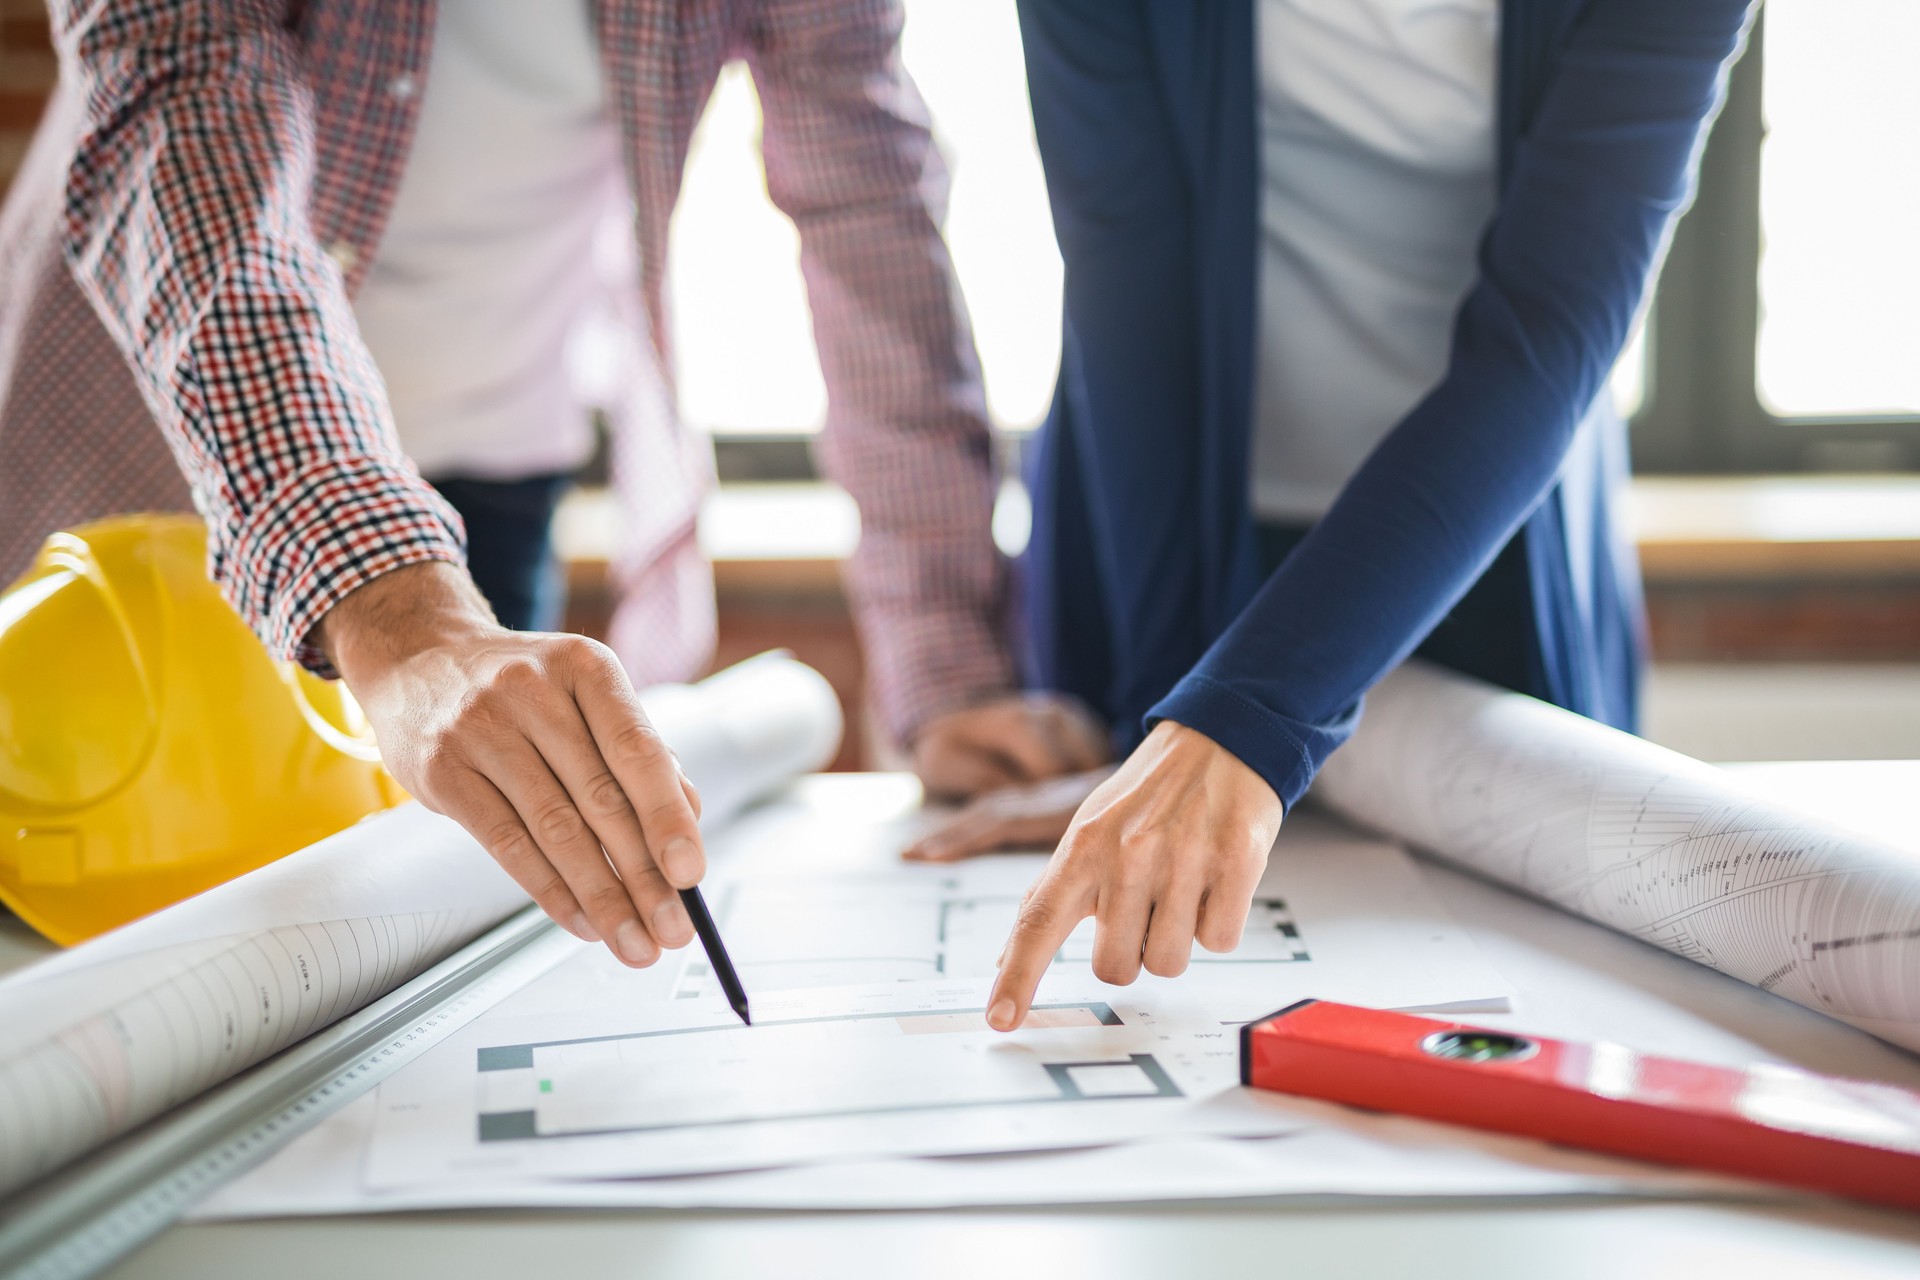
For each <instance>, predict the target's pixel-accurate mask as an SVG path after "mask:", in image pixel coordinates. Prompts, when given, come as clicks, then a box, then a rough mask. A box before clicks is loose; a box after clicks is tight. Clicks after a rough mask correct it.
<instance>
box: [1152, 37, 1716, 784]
mask: <svg viewBox="0 0 1920 1280" xmlns="http://www.w3.org/2000/svg"><path fill="white" fill-rule="evenodd" d="M1746 13H1747V5H1746V3H1745V0H1719V2H1718V3H1712V4H1709V3H1704V2H1703V3H1700V4H1695V5H1689V6H1679V7H1674V6H1666V5H1662V4H1659V3H1657V0H1595V2H1594V3H1593V4H1591V5H1590V6H1589V7H1588V9H1587V10H1586V11H1585V13H1584V15H1583V17H1582V20H1581V22H1580V24H1579V25H1578V26H1577V27H1576V29H1575V31H1574V33H1573V35H1572V37H1571V41H1570V44H1569V47H1568V49H1567V50H1566V52H1565V53H1564V55H1563V56H1562V57H1561V59H1560V62H1559V66H1558V71H1557V73H1556V76H1555V79H1554V81H1553V83H1552V84H1551V85H1550V87H1549V88H1548V90H1547V93H1546V96H1545V98H1544V100H1543V102H1542V105H1541V107H1540V110H1539V113H1538V116H1537V118H1536V119H1535V121H1534V123H1533V126H1532V127H1531V128H1530V129H1529V130H1528V132H1527V134H1526V135H1525V137H1524V138H1523V140H1522V143H1521V145H1520V147H1519V148H1518V149H1517V152H1516V159H1515V161H1514V167H1513V172H1512V174H1511V175H1510V176H1509V178H1508V180H1507V182H1506V185H1505V187H1504V189H1503V192H1502V197H1501V206H1500V211H1499V213H1498V215H1497V216H1496V218H1495V220H1494V223H1493V226H1492V227H1491V229H1490V230H1489V232H1488V235H1487V237H1486V241H1485V245H1484V248H1483V251H1482V262H1481V266H1482V270H1481V276H1480V279H1479V281H1478V282H1477V283H1476V285H1475V286H1474V288H1473V290H1472V291H1471V292H1470V293H1469V295H1468V297H1467V300H1466V302H1465V304H1464V305H1463V307H1462V309H1461V312H1460V315H1459V319H1458V321H1457V324H1456V328H1455V334H1454V346H1453V352H1452V358H1451V361H1450V365H1449V369H1448V372H1447V375H1446V377H1445V378H1444V379H1443V380H1442V381H1441V383H1440V385H1439V386H1437V387H1436V388H1435V389H1434V391H1433V392H1432V393H1431V394H1430V395H1429V396H1427V397H1426V398H1425V399H1424V400H1423V401H1422V402H1421V404H1419V405H1418V406H1416V407H1415V408H1414V410H1413V411H1412V412H1411V413H1410V414H1409V415H1408V416H1407V418H1406V419H1405V420H1404V421H1402V422H1401V423H1400V424H1399V426H1398V427H1396V428H1395V430H1394V431H1393V432H1392V433H1391V434H1390V435H1389V436H1388V437H1387V439H1386V440H1385V441H1384V442H1383V443H1382V444H1381V445H1380V447H1379V448H1378V449H1376V450H1375V452H1374V453H1373V454H1372V455H1371V456H1370V457H1369V459H1368V461H1367V462H1366V464H1365V465H1364V466H1363V467H1362V468H1361V469H1360V471H1359V472H1358V473H1357V474H1356V475H1355V476H1354V477H1353V479H1352V480H1351V481H1350V482H1349V483H1348V484H1347V486H1346V487H1345V489H1344V490H1343V492H1342V493H1341V495H1340V498H1339V499H1338V500H1337V501H1336V502H1335V504H1334V505H1333V507H1332V509H1331V510H1329V512H1328V513H1327V515H1326V516H1325V517H1324V518H1323V519H1322V520H1321V521H1320V522H1319V524H1318V525H1317V526H1316V528H1315V529H1314V530H1313V532H1312V533H1311V534H1310V535H1309V536H1308V537H1307V538H1306V540H1304V541H1303V542H1302V543H1301V544H1300V546H1299V547H1298V548H1296V549H1295V551H1294V553H1293V554H1292V555H1291V556H1289V557H1288V559H1287V561H1286V563H1285V564H1283V565H1282V566H1281V568H1280V569H1279V570H1278V571H1277V572H1276V573H1275V574H1274V576H1273V577H1272V579H1271V580H1270V581H1269V582H1268V583H1267V584H1266V585H1265V586H1264V587H1263V588H1262V589H1261V591H1260V593H1259V594H1258V595H1257V596H1256V597H1255V598H1254V600H1253V602H1252V603H1251V604H1250V605H1249V606H1248V608H1247V609H1246V610H1245V611H1244V612H1243V614H1242V615H1241V617H1240V618H1239V619H1238V620H1237V621H1236V622H1235V623H1234V624H1233V625H1232V626H1231V627H1230V628H1228V629H1227V631H1226V633H1225V634H1224V635H1223V636H1221V638H1220V639H1219V640H1218V641H1217V642H1216V643H1215V644H1214V646H1213V647H1212V649H1211V650H1210V651H1209V652H1208V654H1207V656H1206V657H1205V658H1204V659H1203V660H1202V661H1201V662H1200V664H1199V665H1198V666H1197V667H1196V668H1195V670H1194V671H1193V673H1192V674H1191V675H1190V676H1189V677H1187V678H1186V679H1184V680H1183V681H1182V682H1181V683H1180V684H1179V685H1178V686H1176V688H1175V690H1174V692H1173V693H1172V694H1171V695H1170V696H1169V697H1168V698H1167V699H1165V700H1164V701H1162V702H1161V703H1160V704H1159V705H1157V706H1156V707H1155V708H1154V711H1153V713H1152V714H1153V716H1155V717H1165V718H1169V719H1174V720H1177V721H1179V722H1180V723H1182V724H1190V725H1192V726H1193V727H1195V728H1198V729H1200V730H1201V731H1202V732H1205V733H1207V734H1208V735H1209V736H1210V737H1212V738H1214V739H1215V740H1216V741H1219V742H1220V743H1221V744H1222V745H1224V746H1226V747H1228V749H1230V750H1232V751H1234V752H1235V754H1237V755H1240V756H1241V758H1242V759H1244V760H1247V761H1248V763H1250V764H1253V765H1254V766H1255V768H1256V769H1258V770H1259V771H1260V772H1261V774H1262V776H1263V777H1265V778H1266V779H1267V781H1268V782H1269V783H1270V785H1272V786H1273V787H1274V789H1275V790H1276V791H1277V792H1279V794H1280V795H1281V797H1282V799H1283V800H1285V801H1286V802H1288V803H1291V802H1292V801H1293V799H1295V798H1296V797H1297V796H1298V794H1299V793H1300V791H1302V790H1304V788H1305V786H1306V784H1307V782H1308V781H1310V780H1311V778H1312V775H1313V772H1314V770H1315V769H1317V767H1318V765H1319V762H1320V761H1321V760H1323V759H1324V758H1325V756H1326V754H1327V753H1328V752H1329V751H1331V750H1332V749H1334V748H1335V747H1337V746H1338V744H1339V742H1340V741H1342V740H1343V739H1344V737H1345V734H1346V733H1347V732H1348V731H1349V729H1350V727H1351V720H1352V715H1353V713H1354V709H1355V706H1356V704H1357V702H1358V700H1359V698H1360V696H1361V695H1362V694H1363V693H1364V692H1365V690H1366V689H1367V688H1369V687H1370V686H1371V685H1372V684H1373V683H1374V682H1375V681H1376V680H1378V679H1379V678H1380V677H1381V676H1382V675H1384V674H1385V672H1386V671H1387V670H1389V669H1391V667H1392V666H1394V665H1395V664H1397V663H1398V662H1399V661H1401V660H1402V659H1403V658H1405V657H1406V656H1407V654H1409V653H1410V652H1412V650H1413V649H1414V648H1415V647H1416V646H1417V645H1418V644H1419V643H1420V642H1421V641H1422V640H1423V639H1424V638H1425V636H1426V635H1427V633H1428V632H1429V631H1430V630H1431V629H1432V628H1433V626H1434V625H1435V624H1436V623H1437V622H1438V621H1439V620H1440V618H1441V617H1443V616H1444V615H1445V613H1446V612H1447V610H1448V609H1449V608H1450V607H1451V606H1452V605H1453V604H1454V603H1455V602H1457V601H1458V600H1459V599H1460V597H1461V596H1462V595H1463V594H1464V593H1465V592H1466V591H1467V589H1468V588H1469V587H1470V586H1472V584H1473V583H1474V581H1475V580H1476V579H1477V578H1478V577H1479V575H1480V574H1481V573H1482V572H1483V571H1484V570H1485V569H1486V567H1487V566H1488V565H1489V564H1490V563H1491V562H1492V560H1493V558H1494V557H1495V556H1496V555H1497V554H1498V552H1499V550H1500V548H1501V547H1502V546H1503V545H1504V544H1505V543H1506V542H1507V541H1508V539H1509V538H1511V537H1512V536H1513V534H1514V533H1515V531H1516V530H1517V529H1519V527H1520V526H1521V524H1522V522H1523V521H1525V520H1527V519H1528V518H1529V516H1530V515H1531V514H1532V513H1533V512H1534V510H1535V508H1536V507H1537V506H1538V505H1539V503H1540V501H1541V499H1542V498H1543V496H1545V495H1546V494H1547V493H1548V492H1549V491H1550V490H1551V488H1552V486H1553V485H1554V483H1555V482H1556V480H1557V479H1558V478H1559V475H1560V471H1561V468H1562V466H1563V465H1564V463H1565V461H1566V459H1567V457H1568V451H1569V448H1570V446H1571V445H1572V444H1573V442H1574V439H1575V432H1576V430H1577V429H1578V427H1579V426H1580V424H1581V422H1582V421H1583V420H1584V419H1585V418H1586V417H1587V415H1588V413H1589V411H1590V409H1591V407H1592V405H1593V402H1594V400H1595V398H1596V397H1597V396H1598V395H1599V394H1601V393H1602V390H1603V386H1604V380H1605V377H1606V374H1607V371H1608V370H1609V369H1610V368H1611V366H1612V364H1613V363H1614V361H1615V359H1616V358H1617V356H1618V353H1619V350H1620V348H1621V346H1622V345H1623V344H1624V342H1625V340H1626V337H1627V333H1628V331H1629V328H1630V326H1631V324H1632V321H1633V317H1634V315H1635V313H1636V311H1637V310H1638V308H1639V305H1640V301H1641V298H1642V297H1643V294H1644V291H1645V289H1646V286H1647V283H1648V281H1649V280H1650V278H1651V276H1652V274H1653V271H1654V268H1655V265H1656V263H1657V260H1658V256H1659V253H1660V251H1661V249H1662V248H1663V246H1664V245H1665V243H1666V237H1667V234H1668V232H1669V230H1670V227H1671V225H1672V221H1673V219H1674V217H1675V216H1676V215H1677V214H1678V213H1679V211H1680V210H1681V209H1682V208H1684V206H1685V204H1686V201H1687V198H1688V195H1689V193H1690V191H1691V184H1692V172H1693V163H1694V160H1695V158H1696V156H1697V152H1698V145H1699V141H1700V139H1701V137H1702V136H1703V135H1704V132H1705V129H1706V125H1707V122H1708V121H1709V120H1710V119H1711V118H1712V114H1713V111H1714V109H1715V108H1716V106H1717V104H1718V100H1719V93H1720V89H1721V87H1722V85H1723V77H1724V68H1725V66H1726V64H1727V62H1728V60H1729V59H1730V58H1731V56H1732V54H1733V53H1734V51H1735V50H1736V49H1737V47H1738V42H1739V38H1740V35H1741V32H1742V30H1743V26H1744V20H1745V18H1746Z"/></svg>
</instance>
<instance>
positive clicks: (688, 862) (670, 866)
mask: <svg viewBox="0 0 1920 1280" xmlns="http://www.w3.org/2000/svg"><path fill="white" fill-rule="evenodd" d="M699 856H700V853H699V850H697V849H695V848H694V847H693V841H691V840H689V839H687V838H686V837H685V836H675V837H674V838H673V839H671V840H669V841H667V847H666V848H664V849H662V850H661V851H660V869H661V870H662V871H664V872H666V875H667V879H669V880H671V881H672V882H673V883H674V884H675V885H677V886H678V885H689V884H692V883H693V882H694V881H695V880H696V879H698V878H699V875H700V869H699V868H698V867H697V866H695V865H694V863H695V860H696V859H698V857H699Z"/></svg>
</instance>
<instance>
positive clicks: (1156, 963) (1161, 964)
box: [1143, 944, 1188, 978]
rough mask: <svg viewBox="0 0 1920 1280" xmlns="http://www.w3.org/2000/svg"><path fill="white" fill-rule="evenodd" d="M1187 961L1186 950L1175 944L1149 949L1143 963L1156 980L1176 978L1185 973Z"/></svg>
mask: <svg viewBox="0 0 1920 1280" xmlns="http://www.w3.org/2000/svg"><path fill="white" fill-rule="evenodd" d="M1187 959H1188V955H1187V948H1185V947H1182V946H1179V945H1177V944H1176V945H1165V946H1161V947H1159V948H1149V949H1148V950H1147V954H1146V956H1145V957H1144V958H1143V962H1144V963H1145V965H1146V969H1147V972H1148V973H1150V974H1152V975H1153V976H1154V977H1156V978H1177V977H1179V976H1180V975H1181V974H1183V973H1185V972H1186V971H1187Z"/></svg>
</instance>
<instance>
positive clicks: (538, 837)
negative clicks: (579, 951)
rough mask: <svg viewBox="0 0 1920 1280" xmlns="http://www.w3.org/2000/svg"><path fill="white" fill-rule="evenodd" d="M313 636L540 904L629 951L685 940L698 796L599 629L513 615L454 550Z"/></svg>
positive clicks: (361, 594) (421, 774)
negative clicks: (582, 631) (524, 623)
mask: <svg viewBox="0 0 1920 1280" xmlns="http://www.w3.org/2000/svg"><path fill="white" fill-rule="evenodd" d="M314 641H315V643H317V644H318V645H319V646H320V647H321V648H322V649H323V650H324V651H325V652H326V653H327V655H328V656H329V657H330V658H331V659H332V660H333V664H334V666H335V667H336V668H338V670H339V671H340V673H341V675H342V676H343V677H344V678H345V679H346V682H347V685H348V687H349V688H351V689H352V690H353V693H354V697H355V698H357V699H358V700H359V702H360V705H361V707H362V709H364V710H365V711H366V713H367V719H368V720H369V721H370V722H371V723H372V725H373V729H374V732H375V734H376V735H377V736H378V737H379V740H380V750H381V755H382V758H383V759H384V760H385V761H386V764H387V768H388V769H390V770H391V771H392V773H393V776H394V777H395V778H396V779H397V780H398V781H399V783H400V785H401V786H403V787H405V788H406V789H407V790H408V791H409V792H410V793H412V795H413V796H414V797H415V798H416V799H418V800H419V801H420V803H422V804H424V805H425V806H427V808H429V809H432V810H433V811H434V812H436V813H443V814H446V815H447V816H448V817H450V818H452V819H454V820H455V821H456V822H458V823H459V824H460V825H461V826H463V827H465V828H466V829H467V830H468V831H469V832H471V833H472V834H473V836H474V838H475V839H477V840H478V841H479V842H480V843H481V844H482V845H484V846H485V847H486V849H487V852H489V853H491V854H492V855H493V857H494V859H495V860H496V861H498V862H499V863H500V865H501V866H502V867H503V868H505V869H506V871H507V873H508V874H509V875H511V876H512V877H513V878H514V880H515V881H516V882H518V883H519V885H520V887H521V888H523V889H525V890H526V891H527V893H528V894H529V895H530V896H531V897H532V898H533V900H534V901H535V902H537V903H539V904H540V907H541V909H542V910H544V911H545V912H546V913H547V914H548V915H550V916H552V917H553V918H554V919H555V920H557V921H559V922H560V924H561V925H562V926H563V927H564V928H566V929H568V930H570V931H571V932H572V933H574V934H575V935H577V936H579V937H581V938H584V939H586V940H587V941H589V942H597V941H600V940H601V939H605V940H606V943H607V946H608V948H609V949H610V950H612V952H613V953H614V955H615V956H617V957H618V958H619V959H620V960H622V961H624V962H625V963H627V964H629V965H632V966H634V967H636V968H643V967H645V966H647V965H650V964H652V963H653V962H654V961H655V960H657V959H659V958H660V951H661V948H663V947H678V946H683V945H685V944H686V943H687V942H688V941H689V940H691V939H692V937H693V922H692V921H691V920H690V919H688V918H687V913H686V908H685V907H683V906H682V905H681V904H680V898H679V894H678V893H677V892H676V890H678V889H682V888H687V887H690V886H692V885H694V884H697V883H698V882H699V880H700V877H701V875H702V874H703V873H704V872H705V870H706V856H705V854H704V853H703V852H702V850H701V846H700V829H699V826H698V819H699V812H700V800H699V797H698V795H696V794H695V792H694V790H693V787H692V785H691V784H690V783H689V782H688V781H687V779H686V777H685V775H683V774H682V773H681V772H680V765H679V762H678V761H677V760H676V759H675V758H674V755H673V752H672V751H670V750H668V748H667V744H666V743H665V742H663V741H662V740H661V738H660V735H659V734H657V733H655V732H654V730H653V726H652V725H650V724H649V723H648V722H647V717H646V713H645V712H644V711H642V710H641V709H640V703H639V701H638V700H637V699H636V698H635V697H634V692H633V686H632V684H631V683H630V682H629V681H628V680H627V676H626V672H625V671H624V670H623V669H622V668H621V666H620V663H619V661H618V660H617V659H616V658H615V657H614V656H613V654H612V653H610V652H609V651H608V650H607V648H606V647H605V646H604V645H601V644H598V643H596V642H595V641H592V640H589V639H587V638H585V637H584V636H574V635H543V634H538V633H532V632H519V631H509V630H507V629H506V628H504V627H502V626H500V625H499V623H497V622H495V621H494V618H493V614H492V612H491V611H490V610H489V609H488V608H487V605H486V602H485V601H483V600H482V599H481V598H480V593H479V592H478V591H476V590H475V589H474V586H473V582H472V579H470V578H469V577H468V576H467V574H466V572H465V571H464V570H462V569H460V568H457V567H455V566H453V565H449V564H440V563H435V564H422V565H412V566H409V567H407V568H404V569H397V570H394V571H393V572H392V573H388V574H385V575H383V576H381V577H379V578H376V579H375V580H373V581H372V582H369V583H367V584H366V585H365V586H362V587H361V588H359V589H358V590H357V591H354V592H353V593H351V594H350V595H348V596H347V597H346V598H345V599H343V600H341V601H340V603H339V604H337V605H335V606H334V607H333V609H332V610H330V611H329V612H328V613H327V615H326V617H325V618H324V619H322V621H321V624H320V626H319V627H317V628H316V629H315V633H314Z"/></svg>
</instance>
